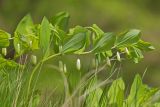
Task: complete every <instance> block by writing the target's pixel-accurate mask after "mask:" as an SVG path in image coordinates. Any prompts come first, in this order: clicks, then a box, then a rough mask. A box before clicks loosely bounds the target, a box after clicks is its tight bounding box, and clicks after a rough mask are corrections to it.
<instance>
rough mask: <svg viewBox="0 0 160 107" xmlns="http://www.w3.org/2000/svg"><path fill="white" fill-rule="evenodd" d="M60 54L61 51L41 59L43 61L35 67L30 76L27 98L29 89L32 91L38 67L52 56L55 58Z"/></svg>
mask: <svg viewBox="0 0 160 107" xmlns="http://www.w3.org/2000/svg"><path fill="white" fill-rule="evenodd" d="M58 55H60V53H57V54H54V55H51V56H49V57H47V58H45V59H43V60H41V61H40V62H39V63H38V64H37V65H36V67H35V68H34V69H33V71H32V73H31V76H30V78H29V83H28V89H27V99H28V98H29V91H30V88H31V82H32V79H33V76H34V74H35V72H36V70H37V69H38V67H39V66H40V65H41V64H42V63H44V62H45V61H47V60H49V59H52V58H54V57H56V56H58Z"/></svg>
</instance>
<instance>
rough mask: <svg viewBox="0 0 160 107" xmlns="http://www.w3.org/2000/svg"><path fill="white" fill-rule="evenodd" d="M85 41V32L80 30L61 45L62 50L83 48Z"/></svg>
mask: <svg viewBox="0 0 160 107" xmlns="http://www.w3.org/2000/svg"><path fill="white" fill-rule="evenodd" d="M85 41H86V33H85V32H81V33H77V34H75V35H74V36H73V37H72V38H71V39H70V40H69V41H68V42H67V43H65V44H64V45H63V46H62V52H63V53H68V52H75V51H78V50H79V49H81V48H83V47H84V45H85Z"/></svg>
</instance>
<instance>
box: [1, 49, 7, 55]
mask: <svg viewBox="0 0 160 107" xmlns="http://www.w3.org/2000/svg"><path fill="white" fill-rule="evenodd" d="M2 54H3V55H4V56H6V55H7V48H2Z"/></svg>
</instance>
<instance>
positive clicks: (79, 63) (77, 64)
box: [76, 58, 81, 70]
mask: <svg viewBox="0 0 160 107" xmlns="http://www.w3.org/2000/svg"><path fill="white" fill-rule="evenodd" d="M76 67H77V69H78V70H80V69H81V61H80V59H79V58H78V59H77V63H76Z"/></svg>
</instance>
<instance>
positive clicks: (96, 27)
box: [91, 24, 104, 37]
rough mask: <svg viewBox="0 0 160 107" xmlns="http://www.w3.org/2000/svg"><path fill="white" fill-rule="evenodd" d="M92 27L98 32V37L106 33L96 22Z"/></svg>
mask: <svg viewBox="0 0 160 107" xmlns="http://www.w3.org/2000/svg"><path fill="white" fill-rule="evenodd" d="M91 28H92V30H93V31H94V32H95V33H96V36H98V37H101V36H102V35H103V34H104V32H103V31H102V30H101V29H100V28H99V27H98V26H97V25H96V24H93V26H92V27H91Z"/></svg>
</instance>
